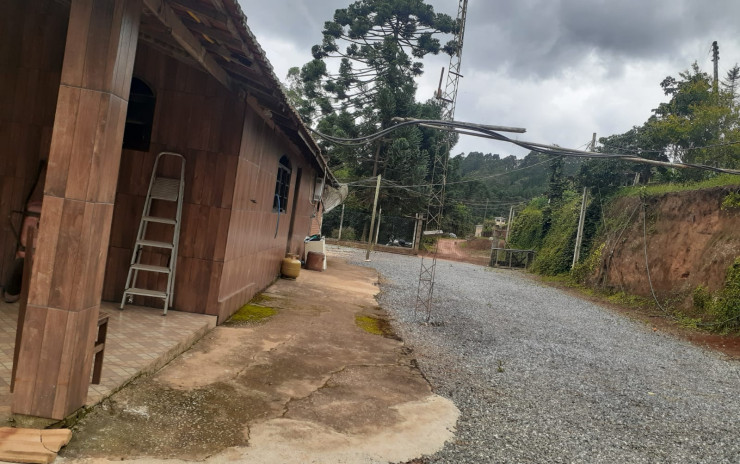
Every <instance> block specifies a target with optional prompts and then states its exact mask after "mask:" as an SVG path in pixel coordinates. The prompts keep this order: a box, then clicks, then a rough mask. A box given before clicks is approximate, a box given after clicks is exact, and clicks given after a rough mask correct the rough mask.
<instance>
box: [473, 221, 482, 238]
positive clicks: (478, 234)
mask: <svg viewBox="0 0 740 464" xmlns="http://www.w3.org/2000/svg"><path fill="white" fill-rule="evenodd" d="M475 236H476V237H481V236H483V224H476V225H475Z"/></svg>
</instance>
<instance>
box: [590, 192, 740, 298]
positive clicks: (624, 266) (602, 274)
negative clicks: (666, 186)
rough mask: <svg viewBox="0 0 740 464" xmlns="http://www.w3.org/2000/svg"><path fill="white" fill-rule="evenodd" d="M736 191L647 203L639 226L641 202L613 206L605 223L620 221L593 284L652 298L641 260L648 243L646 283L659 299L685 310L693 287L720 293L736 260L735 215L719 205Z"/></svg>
mask: <svg viewBox="0 0 740 464" xmlns="http://www.w3.org/2000/svg"><path fill="white" fill-rule="evenodd" d="M735 189H736V188H731V187H717V188H712V189H705V190H694V191H687V192H678V193H669V194H665V195H662V196H659V197H650V198H647V199H646V200H645V203H646V204H645V211H646V213H647V214H646V216H647V220H646V222H645V223H644V224H643V214H642V206H641V203H640V202H641V200H640V198H638V197H627V198H622V199H620V200H618V201H617V202H616V203H615V204H614V205H613V207H612V208H611V211H608V212H607V214H606V217H608V218H613V219H617V218H619V221H618V222H619V224H616V225H615V227H614V228H613V230H611V231H610V232H609V234H608V237H607V241H606V246H605V248H604V251H603V252H602V261H601V263H600V267H599V269H598V271H597V273H596V275H595V276H594V281H593V282H592V283H594V284H596V283H598V284H600V285H604V286H606V287H609V288H615V289H619V290H623V291H625V292H627V293H631V294H634V295H640V296H644V297H651V292H650V281H649V280H648V274H647V270H646V267H645V255H644V253H645V243H646V240H645V237H647V254H648V263H649V268H650V278H651V280H652V284H653V288H654V289H655V292H656V294H657V296H658V298H659V299H660V300H667V299H674V300H675V299H678V300H679V301H678V303H677V305H678V307H679V308H680V309H684V310H685V309H690V308H691V306H692V301H691V292H692V291H693V290H694V289H695V288H696V287H697V286H698V285H702V286H704V287H706V288H708V289H709V290H710V291H712V292H714V291H716V290H718V289H719V288H721V287H722V285H723V284H724V280H725V276H726V274H727V268H728V267H729V266H730V265H731V264H732V263H733V262H734V260H735V258H736V257H738V256H740V233H738V230H740V214H738V211H737V209H729V210H728V209H725V210H723V209H721V204H722V200H723V199H724V198H725V197H726V196H727V194H728V193H730V192H731V191H734V190H735ZM631 213H632V216H631V219H630V214H631ZM628 219H629V222H628ZM625 224H626V227H625ZM643 227H644V229H643ZM674 304H675V303H674Z"/></svg>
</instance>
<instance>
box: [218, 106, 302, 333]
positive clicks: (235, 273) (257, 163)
mask: <svg viewBox="0 0 740 464" xmlns="http://www.w3.org/2000/svg"><path fill="white" fill-rule="evenodd" d="M283 155H287V156H288V158H289V159H290V162H291V168H292V172H291V185H290V193H289V195H288V199H289V201H288V206H287V212H286V214H282V215H281V217H280V225H279V228H278V230H277V236H276V233H275V232H276V226H277V219H278V215H277V213H275V212H273V210H272V204H273V197H274V195H275V181H276V178H277V170H278V163H279V160H280V158H281V157H282V156H283ZM298 169H301V170H302V175H301V185H300V187H299V191H298V205H297V208H296V209H295V214H296V218H295V222H294V225H293V235H292V237H290V238H289V237H288V230H289V228H290V217H291V214H292V212H293V198H294V189H295V188H296V185H295V182H296V177H297V172H298ZM315 172H316V171H315V169H314V168H313V167H312V166H311V165H310V164H309V163H308V162H307V160H306V159H305V157H304V156H303V155H301V154H300V153H298V151H297V150H296V149H295V147H294V146H292V145H289V144H288V143H287V142H286V141H285V139H284V138H283V137H282V136H281V134H280V132H279V131H278V130H277V129H274V128H272V127H270V125H268V124H267V123H266V122H265V121H264V120H263V119H262V118H260V117H259V115H258V114H257V113H256V112H255V110H254V109H252V107H249V108H248V109H247V116H246V120H245V122H244V131H243V136H242V146H241V150H240V152H239V166H238V169H237V173H236V187H235V190H234V202H233V210H232V214H231V223H230V225H229V234H228V242H227V244H226V258H225V261H224V268H223V276H222V279H221V285H220V290H219V303H220V306H221V309H220V312H219V322H220V321H223V320H225V319H226V318H227V317H228V316H229V315H231V314H233V313H234V311H236V310H237V309H238V308H239V307H240V306H241V305H243V304H244V303H246V302H247V301H249V300H250V299H251V298H252V297H253V296H254V295H255V294H256V293H257V292H259V291H262V290H263V289H264V288H266V287H267V286H268V285H270V283H272V282H273V281H274V280H275V279H276V278H277V277H278V276H279V273H280V265H281V261H282V258H283V257H285V252H286V247H287V248H288V249H289V251H290V252H294V253H302V251H303V239H304V238H305V237H306V235H308V232H309V228H310V221H311V216H312V214H313V212H314V208H315V206H314V205H312V204H311V202H310V200H311V196H312V195H313V184H314V179H315V176H316V174H315Z"/></svg>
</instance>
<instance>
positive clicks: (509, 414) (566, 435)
mask: <svg viewBox="0 0 740 464" xmlns="http://www.w3.org/2000/svg"><path fill="white" fill-rule="evenodd" d="M329 253H330V254H334V255H341V256H343V257H345V258H347V259H348V260H349V261H350V262H352V263H355V264H361V265H369V266H372V267H375V268H376V269H377V270H378V271H379V272H380V273H381V275H382V277H383V278H384V280H383V283H382V285H381V287H382V290H383V292H382V294H381V296H380V303H381V304H382V306H383V307H384V308H386V309H387V310H388V311H389V312H390V313H391V315H392V316H393V317H394V318H395V322H394V328H395V329H396V331H397V332H398V333H399V335H401V336H402V337H403V339H404V341H405V342H406V344H407V345H409V346H410V347H411V348H412V349H413V350H414V355H415V357H416V358H417V360H418V363H419V367H420V368H421V370H422V371H423V373H424V374H425V376H426V377H427V378H428V380H429V381H430V383H431V384H432V386H433V388H434V389H435V391H436V392H437V393H439V394H440V395H443V396H446V397H448V398H450V399H452V400H453V401H454V402H455V404H456V405H457V406H458V408H460V410H461V412H462V415H461V417H460V420H459V422H458V426H457V434H456V439H455V441H454V442H452V443H448V444H447V445H446V447H445V448H444V449H443V450H442V451H441V452H439V453H437V454H435V455H434V456H430V457H428V461H429V462H431V463H488V462H491V463H711V464H715V463H740V362H738V361H733V360H729V359H727V358H726V357H724V356H722V355H720V354H717V353H714V352H710V351H707V350H704V349H701V348H698V347H696V346H693V345H691V344H689V343H688V342H684V341H682V340H678V339H676V338H674V337H672V336H670V335H666V334H664V333H661V332H653V330H652V329H651V328H650V327H648V326H646V325H644V324H642V323H639V322H634V321H631V320H629V319H626V318H625V317H623V316H621V315H619V314H616V313H614V312H612V311H610V310H609V309H607V308H603V307H600V306H598V305H595V304H593V303H591V302H588V301H584V300H581V299H578V298H576V297H573V296H571V295H568V294H566V293H564V292H562V291H560V290H558V289H554V288H550V287H547V286H544V285H542V284H539V283H537V282H535V281H532V280H530V279H528V278H526V277H524V276H522V275H521V274H520V273H518V272H517V271H508V270H500V269H496V270H493V269H489V268H485V267H481V266H476V265H471V264H466V263H457V262H450V261H444V260H439V261H438V262H437V270H436V283H435V293H434V294H435V311H434V314H433V318H432V319H433V322H435V323H434V324H431V325H426V324H422V323H420V321H419V320H417V319H415V318H414V311H413V309H414V302H415V298H416V290H417V284H418V275H419V267H420V260H419V258H417V257H409V256H399V255H392V254H388V253H373V255H372V256H371V259H372V262H370V263H365V262H364V251H361V250H353V249H349V248H339V247H329Z"/></svg>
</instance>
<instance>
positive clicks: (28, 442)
mask: <svg viewBox="0 0 740 464" xmlns="http://www.w3.org/2000/svg"><path fill="white" fill-rule="evenodd" d="M71 438H72V431H71V430H69V429H53V430H38V429H15V428H11V427H0V461H5V462H26V463H41V464H46V463H50V462H54V459H56V457H57V453H58V452H59V450H60V449H61V448H62V447H63V446H64V445H66V444H67V443H69V440H70V439H71Z"/></svg>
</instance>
